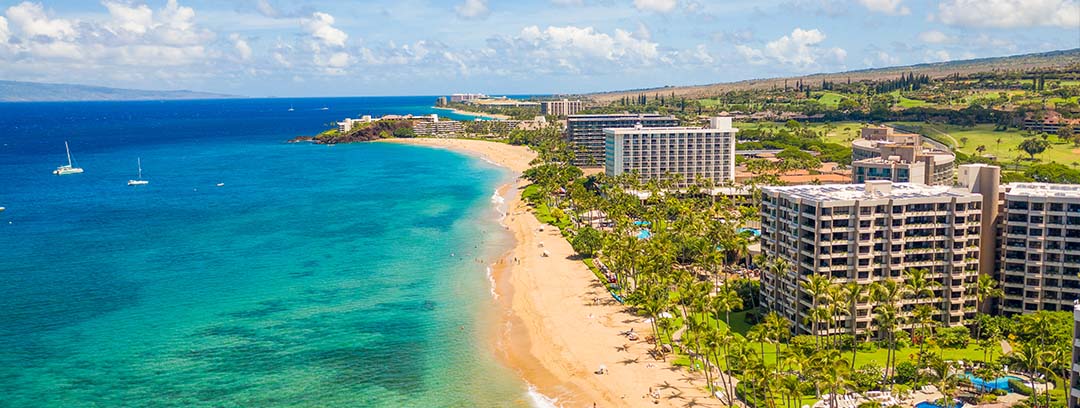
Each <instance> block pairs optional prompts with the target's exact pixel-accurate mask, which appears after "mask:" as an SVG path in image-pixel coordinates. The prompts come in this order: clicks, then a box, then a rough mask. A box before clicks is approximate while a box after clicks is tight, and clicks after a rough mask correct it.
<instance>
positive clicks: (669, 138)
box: [604, 117, 739, 187]
mask: <svg viewBox="0 0 1080 408" xmlns="http://www.w3.org/2000/svg"><path fill="white" fill-rule="evenodd" d="M738 131H739V130H738V129H736V128H734V127H732V126H731V118H719V117H717V118H712V119H711V120H710V121H709V126H708V127H703V128H699V127H652V128H646V127H644V126H641V125H638V126H635V127H631V128H607V129H604V154H605V156H604V157H605V158H604V172H605V173H606V174H607V175H608V176H618V175H621V174H627V173H633V174H637V175H638V176H639V177H640V179H641V181H643V182H644V181H648V180H661V181H670V180H674V181H676V184H675V186H676V187H685V186H687V185H690V184H693V183H694V182H695V181H696V180H697V179H707V180H712V181H713V182H715V183H717V184H720V183H724V182H732V181H734V180H735V133H736V132H738Z"/></svg>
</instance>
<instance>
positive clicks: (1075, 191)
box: [1002, 183, 1080, 198]
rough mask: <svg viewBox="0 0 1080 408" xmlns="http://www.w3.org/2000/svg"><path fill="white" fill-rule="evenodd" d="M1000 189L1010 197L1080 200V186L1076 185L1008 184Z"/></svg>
mask: <svg viewBox="0 0 1080 408" xmlns="http://www.w3.org/2000/svg"><path fill="white" fill-rule="evenodd" d="M1002 189H1003V190H1005V194H1006V195H1011V196H1025V197H1062V198H1080V185H1076V184H1050V183H1009V184H1006V185H1004V186H1002Z"/></svg>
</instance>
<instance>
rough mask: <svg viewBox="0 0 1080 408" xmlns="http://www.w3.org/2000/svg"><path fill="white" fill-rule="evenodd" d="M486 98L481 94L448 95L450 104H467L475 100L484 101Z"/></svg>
mask: <svg viewBox="0 0 1080 408" xmlns="http://www.w3.org/2000/svg"><path fill="white" fill-rule="evenodd" d="M487 97H488V96H487V95H484V94H481V93H456V94H453V95H450V102H468V101H472V100H477V99H484V98H487Z"/></svg>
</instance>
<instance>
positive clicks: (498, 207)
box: [491, 189, 507, 221]
mask: <svg viewBox="0 0 1080 408" xmlns="http://www.w3.org/2000/svg"><path fill="white" fill-rule="evenodd" d="M491 204H494V205H495V211H498V212H499V221H502V219H503V218H506V212H507V208H506V198H505V197H503V196H502V194H499V189H495V192H493V193H491Z"/></svg>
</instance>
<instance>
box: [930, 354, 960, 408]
mask: <svg viewBox="0 0 1080 408" xmlns="http://www.w3.org/2000/svg"><path fill="white" fill-rule="evenodd" d="M926 368H927V370H926V371H925V372H926V373H927V380H929V381H930V382H932V383H934V385H935V386H936V387H937V388H938V391H941V395H942V397H943V398H942V399H943V400H944V401H942V402H941V403H940V404H938V406H941V407H943V408H952V407H953V406H954V405H953V401H954V396H955V395H956V391H957V387H958V386H959V383H960V381H959V378H958V377H957V376H956V375H955V374H953V368H952V366H951V365H949V363H946V362H945V361H944V360H942V359H940V358H934V359H931V361H930V362H928V363H927V367H926Z"/></svg>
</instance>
